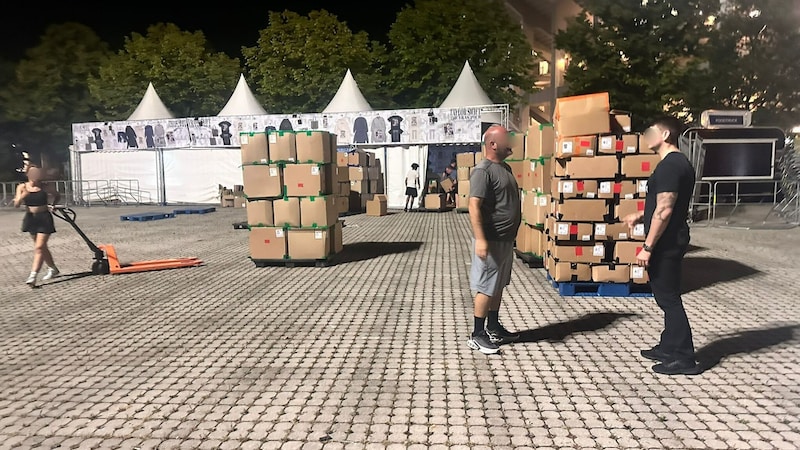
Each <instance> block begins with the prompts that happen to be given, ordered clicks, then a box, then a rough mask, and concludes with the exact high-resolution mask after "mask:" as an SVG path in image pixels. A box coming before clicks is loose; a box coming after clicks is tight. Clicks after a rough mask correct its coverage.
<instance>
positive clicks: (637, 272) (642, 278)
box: [631, 265, 650, 284]
mask: <svg viewBox="0 0 800 450" xmlns="http://www.w3.org/2000/svg"><path fill="white" fill-rule="evenodd" d="M631 281H632V282H634V283H636V284H647V283H649V282H650V274H648V273H647V269H645V268H644V267H642V266H637V265H632V266H631Z"/></svg>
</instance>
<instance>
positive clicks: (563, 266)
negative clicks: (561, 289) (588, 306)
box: [547, 258, 592, 283]
mask: <svg viewBox="0 0 800 450" xmlns="http://www.w3.org/2000/svg"><path fill="white" fill-rule="evenodd" d="M548 260H549V261H548V264H547V266H548V269H547V272H548V273H549V274H550V278H552V279H553V281H555V282H558V283H575V282H579V281H592V268H591V266H590V265H589V264H582V263H571V262H559V261H555V260H553V259H552V258H548Z"/></svg>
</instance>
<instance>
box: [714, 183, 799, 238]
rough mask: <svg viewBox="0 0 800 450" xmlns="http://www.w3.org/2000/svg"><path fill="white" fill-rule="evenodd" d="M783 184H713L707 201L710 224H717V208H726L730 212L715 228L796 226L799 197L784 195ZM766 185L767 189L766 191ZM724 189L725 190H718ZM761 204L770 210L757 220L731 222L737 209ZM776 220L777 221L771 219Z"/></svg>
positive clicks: (795, 189)
mask: <svg viewBox="0 0 800 450" xmlns="http://www.w3.org/2000/svg"><path fill="white" fill-rule="evenodd" d="M784 185H785V183H782V182H781V181H780V180H774V181H759V180H737V181H717V182H715V183H714V185H713V186H714V187H713V190H712V192H713V195H712V199H711V200H712V207H711V225H717V217H718V214H717V211H718V209H720V208H721V207H730V211H729V212H728V215H727V217H726V218H725V221H724V223H723V224H722V225H717V226H726V227H736V228H746V229H770V228H772V229H781V228H787V227H795V226H798V225H800V197H798V196H797V195H794V196H785V195H784ZM759 186H764V189H762V190H759ZM767 186H769V187H770V188H767ZM724 187H728V188H729V189H727V190H726V189H722V188H724ZM731 188H732V189H731ZM743 188H744V189H743ZM723 191H730V192H723ZM794 191H795V192H797V187H796V185H795V186H794ZM770 200H771V201H770ZM765 204H766V205H769V206H770V209H769V211H768V212H767V213H766V214H765V215H764V216H763V217H762V218H761V219H760V220H758V219H755V220H753V219H751V220H750V221H749V222H737V221H735V220H734V214H736V213H737V211H738V210H739V209H740V207H743V206H744V205H765ZM776 218H777V220H775V219H776ZM771 219H772V220H771Z"/></svg>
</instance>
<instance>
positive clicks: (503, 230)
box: [469, 159, 522, 241]
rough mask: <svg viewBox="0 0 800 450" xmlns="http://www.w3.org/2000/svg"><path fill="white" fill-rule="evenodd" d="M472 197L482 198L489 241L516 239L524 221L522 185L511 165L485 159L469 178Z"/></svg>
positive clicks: (482, 212)
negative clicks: (520, 186) (521, 201)
mask: <svg viewBox="0 0 800 450" xmlns="http://www.w3.org/2000/svg"><path fill="white" fill-rule="evenodd" d="M469 196H470V197H478V198H482V199H483V202H482V204H481V219H482V222H483V233H484V234H485V235H486V240H487V241H514V239H516V237H517V231H518V230H519V225H520V223H521V222H522V205H521V203H520V198H519V186H517V180H516V179H515V178H514V174H513V173H512V172H511V167H510V166H509V165H508V164H506V163H504V162H502V163H495V162H492V161H490V160H488V159H484V160H482V161H481V162H480V163H478V165H477V166H475V168H474V169H473V170H472V175H470V177H469Z"/></svg>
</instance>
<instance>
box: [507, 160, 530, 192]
mask: <svg viewBox="0 0 800 450" xmlns="http://www.w3.org/2000/svg"><path fill="white" fill-rule="evenodd" d="M505 163H506V164H508V166H509V167H511V173H512V174H514V179H515V180H516V181H517V188H520V187H522V184H523V183H524V180H523V175H524V172H525V166H527V165H528V163H529V162H528V161H523V160H521V159H507V160H505Z"/></svg>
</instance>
